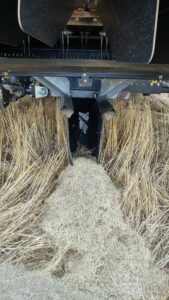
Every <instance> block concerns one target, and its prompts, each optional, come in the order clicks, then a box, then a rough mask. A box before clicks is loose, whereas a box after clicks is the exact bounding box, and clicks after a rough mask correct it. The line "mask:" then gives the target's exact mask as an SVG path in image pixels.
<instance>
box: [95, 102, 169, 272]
mask: <svg viewBox="0 0 169 300" xmlns="http://www.w3.org/2000/svg"><path fill="white" fill-rule="evenodd" d="M114 107H115V109H116V111H117V117H115V118H114V119H113V120H112V121H110V122H108V123H107V124H105V127H104V138H103V144H102V151H101V156H100V161H101V163H102V164H103V165H104V167H105V169H106V170H107V172H108V173H109V174H110V176H111V178H112V179H113V180H114V181H116V183H117V184H118V185H120V186H121V187H122V188H123V197H122V200H121V207H122V209H123V212H124V214H125V215H126V216H127V217H129V219H130V220H131V223H132V225H133V226H135V227H136V228H137V229H138V230H139V231H140V232H141V233H142V234H143V236H144V238H145V240H146V242H147V244H148V245H149V247H150V248H151V249H152V250H153V255H154V259H155V260H156V261H157V262H158V264H159V266H160V267H167V266H169V99H168V101H167V100H166V99H164V100H163V99H162V98H161V97H160V98H159V99H158V97H141V96H137V97H135V98H133V99H132V100H130V101H128V102H126V101H123V100H121V101H117V102H115V103H114Z"/></svg>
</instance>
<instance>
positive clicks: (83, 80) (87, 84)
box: [78, 73, 92, 88]
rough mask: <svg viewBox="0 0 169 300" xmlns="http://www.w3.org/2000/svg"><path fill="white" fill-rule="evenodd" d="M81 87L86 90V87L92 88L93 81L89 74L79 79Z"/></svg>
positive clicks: (84, 74)
mask: <svg viewBox="0 0 169 300" xmlns="http://www.w3.org/2000/svg"><path fill="white" fill-rule="evenodd" d="M78 82H79V87H80V88H85V87H91V86H92V79H90V78H89V75H88V74H87V73H83V74H82V77H81V78H80V79H79V81H78Z"/></svg>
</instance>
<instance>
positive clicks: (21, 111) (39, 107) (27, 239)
mask: <svg viewBox="0 0 169 300" xmlns="http://www.w3.org/2000/svg"><path fill="white" fill-rule="evenodd" d="M65 127H66V126H65V120H64V118H63V116H62V114H61V113H60V111H59V103H58V101H56V99H53V100H51V99H48V100H45V102H43V101H39V102H36V101H34V102H33V101H30V100H27V99H23V100H22V101H20V102H19V103H13V104H12V105H10V106H9V107H8V108H7V109H5V110H1V111H0V259H1V261H4V260H5V261H12V262H14V263H24V264H25V265H27V266H28V267H31V268H34V267H36V268H43V267H45V266H46V264H48V262H49V261H50V259H52V258H53V256H54V255H55V252H56V250H57V249H56V245H55V244H54V243H53V241H52V238H50V236H48V235H46V234H45V233H44V232H43V231H42V229H41V227H40V225H39V222H40V220H41V215H42V214H43V212H44V203H45V200H46V199H47V197H48V196H49V194H50V193H51V192H52V191H53V189H54V187H55V186H56V183H57V177H58V175H59V173H60V171H61V170H62V169H63V168H64V166H65V164H66V160H67V153H66V148H67V145H66V133H65Z"/></svg>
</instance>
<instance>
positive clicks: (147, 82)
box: [0, 0, 169, 156]
mask: <svg viewBox="0 0 169 300" xmlns="http://www.w3.org/2000/svg"><path fill="white" fill-rule="evenodd" d="M168 28H169V3H168V1H167V0H166V1H165V0H161V1H160V0H91V1H90V0H86V1H85V0H62V1H59V0H33V1H30V0H1V9H0V104H1V107H4V106H7V105H8V104H9V103H10V102H12V101H16V100H18V99H19V98H21V97H23V96H25V95H32V97H34V98H36V99H39V98H45V97H48V96H54V97H60V98H61V109H62V110H63V112H64V113H65V115H66V116H67V118H68V124H69V135H70V150H71V152H74V151H76V148H77V147H78V145H79V144H82V145H85V146H87V148H88V149H90V150H92V153H93V155H96V156H98V153H99V144H100V135H101V130H102V121H103V120H109V119H111V118H112V117H114V115H115V111H114V108H113V107H112V105H111V104H110V102H109V101H108V100H110V99H118V98H119V97H120V96H121V95H122V94H123V97H127V95H128V94H129V93H143V94H147V95H148V94H153V93H156V94H157V93H169V64H168V63H169V30H168Z"/></svg>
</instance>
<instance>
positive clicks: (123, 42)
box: [99, 0, 159, 63]
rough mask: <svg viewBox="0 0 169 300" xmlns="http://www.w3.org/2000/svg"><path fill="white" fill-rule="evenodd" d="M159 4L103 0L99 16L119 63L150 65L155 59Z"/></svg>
mask: <svg viewBox="0 0 169 300" xmlns="http://www.w3.org/2000/svg"><path fill="white" fill-rule="evenodd" d="M158 9H159V0H102V1H100V4H99V14H100V18H101V21H102V22H103V25H104V27H105V31H106V32H107V34H108V36H109V40H110V44H111V47H112V51H113V52H114V59H115V60H116V61H118V62H138V63H149V62H150V61H151V59H152V57H153V53H154V48H155V37H156V28H157V20H158Z"/></svg>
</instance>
